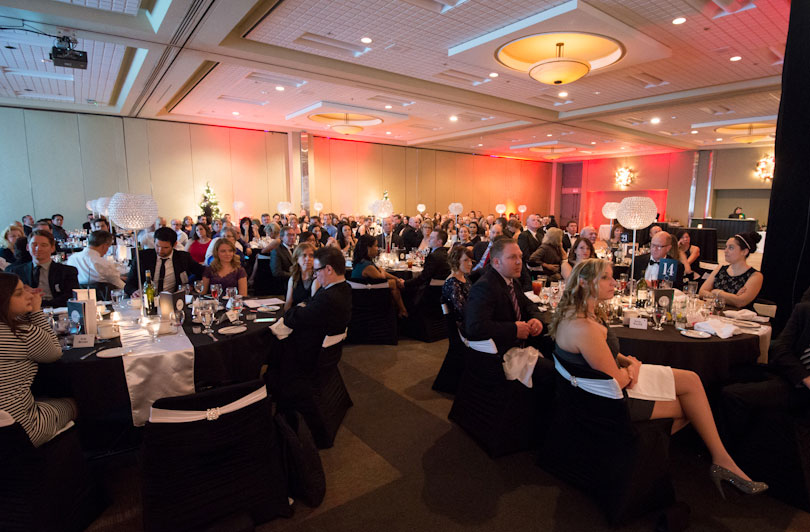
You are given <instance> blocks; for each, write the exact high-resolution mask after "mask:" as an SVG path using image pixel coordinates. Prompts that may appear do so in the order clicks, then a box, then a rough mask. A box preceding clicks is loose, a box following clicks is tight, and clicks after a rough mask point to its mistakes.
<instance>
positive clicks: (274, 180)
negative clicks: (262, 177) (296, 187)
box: [262, 133, 328, 214]
mask: <svg viewBox="0 0 810 532" xmlns="http://www.w3.org/2000/svg"><path fill="white" fill-rule="evenodd" d="M264 138H265V154H266V156H267V187H268V203H267V205H265V206H263V208H262V210H263V212H269V213H270V214H273V213H274V212H276V210H277V209H276V205H278V202H279V201H286V200H287V198H288V197H289V190H288V185H287V183H288V181H287V134H286V133H265V134H264ZM312 168H313V166H310V175H311V172H312ZM327 197H328V196H327ZM310 198H311V199H312V203H315V202H316V201H319V200H317V199H315V197H314V196H312V195H310ZM320 201H321V202H322V203H324V204H326V202H325V201H324V200H323V199H321V200H320Z"/></svg>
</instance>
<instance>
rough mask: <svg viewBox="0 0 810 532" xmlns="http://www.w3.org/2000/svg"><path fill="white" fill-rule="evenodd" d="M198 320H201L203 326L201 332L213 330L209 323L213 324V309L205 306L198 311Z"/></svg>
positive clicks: (209, 332) (207, 332)
mask: <svg viewBox="0 0 810 532" xmlns="http://www.w3.org/2000/svg"><path fill="white" fill-rule="evenodd" d="M200 320H201V321H202V324H203V327H205V328H204V329H203V334H211V333H213V332H214V329H212V328H211V325H213V324H214V309H212V308H211V307H208V306H205V307H203V309H202V312H200Z"/></svg>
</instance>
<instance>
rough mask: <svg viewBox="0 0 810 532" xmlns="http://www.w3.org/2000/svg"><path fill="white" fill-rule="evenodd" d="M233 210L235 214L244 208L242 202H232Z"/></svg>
mask: <svg viewBox="0 0 810 532" xmlns="http://www.w3.org/2000/svg"><path fill="white" fill-rule="evenodd" d="M233 208H234V209H236V212H239V211H240V210H241V209H244V208H245V202H244V201H234V202H233Z"/></svg>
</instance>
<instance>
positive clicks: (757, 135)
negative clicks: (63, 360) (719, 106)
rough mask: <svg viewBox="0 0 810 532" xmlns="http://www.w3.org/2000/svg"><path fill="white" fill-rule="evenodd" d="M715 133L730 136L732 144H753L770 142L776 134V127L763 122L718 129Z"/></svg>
mask: <svg viewBox="0 0 810 532" xmlns="http://www.w3.org/2000/svg"><path fill="white" fill-rule="evenodd" d="M715 132H717V133H721V134H723V135H729V136H731V140H732V141H734V142H743V143H745V144H753V143H754V142H762V141H765V140H770V139H771V137H772V136H773V134H774V133H775V132H776V125H774V124H768V123H765V122H748V123H744V124H732V125H730V126H723V127H718V128H717V129H715Z"/></svg>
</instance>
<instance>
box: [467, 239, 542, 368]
mask: <svg viewBox="0 0 810 532" xmlns="http://www.w3.org/2000/svg"><path fill="white" fill-rule="evenodd" d="M490 261H491V265H492V267H491V268H489V269H488V270H487V271H486V272H485V273H484V274H483V275H482V276H481V278H480V279H479V280H478V281H477V282H476V283H475V284H473V285H472V287H471V288H470V296H469V298H468V299H467V307H466V310H465V312H466V315H465V330H466V331H467V334H468V339H469V340H487V339H490V338H491V339H492V340H493V341H494V342H495V345H496V346H497V348H498V354H499V355H501V356H503V354H504V353H505V352H506V351H508V350H509V349H511V348H512V347H517V346H520V345H521V344H522V343H524V342H525V341H526V340H527V339H529V337H530V336H533V337H537V336H538V335H539V334H540V333H541V332H543V324H542V323H541V322H540V315H541V314H540V311H539V310H538V308H537V305H535V304H534V303H532V302H531V301H529V299H528V298H527V297H526V295H525V294H524V293H523V290H522V289H521V287H520V282H519V280H520V275H521V270H522V267H523V260H522V254H521V251H520V247H519V246H518V245H517V242H515V241H514V240H512V239H511V238H507V237H500V238H498V239H496V240H495V242H494V243H493V244H492V247H491V249H490Z"/></svg>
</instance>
